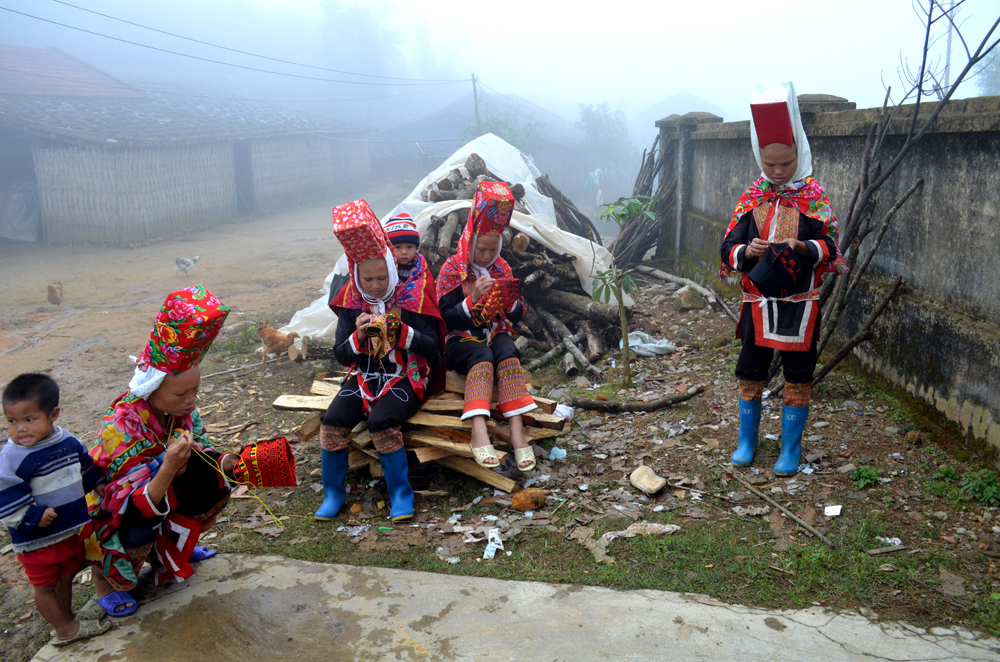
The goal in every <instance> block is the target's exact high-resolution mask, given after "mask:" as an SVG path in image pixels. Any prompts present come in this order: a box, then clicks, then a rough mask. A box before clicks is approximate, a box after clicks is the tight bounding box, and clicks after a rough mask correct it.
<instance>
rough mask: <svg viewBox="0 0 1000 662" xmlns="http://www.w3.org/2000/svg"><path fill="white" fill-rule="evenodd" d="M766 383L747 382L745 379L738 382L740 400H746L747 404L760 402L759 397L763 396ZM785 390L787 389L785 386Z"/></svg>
mask: <svg viewBox="0 0 1000 662" xmlns="http://www.w3.org/2000/svg"><path fill="white" fill-rule="evenodd" d="M765 384H767V382H748V381H746V380H745V379H741V380H740V398H742V399H743V400H746V401H747V402H753V401H754V400H760V398H761V396H762V395H764V385H765ZM785 388H786V389H787V388H788V387H787V386H785Z"/></svg>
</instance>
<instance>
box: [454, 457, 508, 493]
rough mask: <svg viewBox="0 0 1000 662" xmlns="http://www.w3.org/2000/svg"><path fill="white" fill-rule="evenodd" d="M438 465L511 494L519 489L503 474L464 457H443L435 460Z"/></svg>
mask: <svg viewBox="0 0 1000 662" xmlns="http://www.w3.org/2000/svg"><path fill="white" fill-rule="evenodd" d="M435 461H436V462H437V463H438V464H440V465H442V466H445V467H448V468H449V469H454V470H455V471H457V472H459V473H463V474H465V475H467V476H472V477H473V478H475V479H476V480H479V481H482V482H484V483H486V484H487V485H492V486H493V487H495V488H497V489H498V490H503V491H504V492H507V493H508V494H510V493H511V492H514V491H515V490H516V489H517V488H518V484H517V483H516V482H514V481H513V480H511V479H510V478H507V477H506V476H504V475H503V474H499V473H497V472H496V471H493V470H492V469H485V468H483V467H481V466H479V465H478V464H476V463H475V461H474V460H470V459H468V458H464V457H455V456H454V455H453V456H451V457H443V458H441V459H440V460H435Z"/></svg>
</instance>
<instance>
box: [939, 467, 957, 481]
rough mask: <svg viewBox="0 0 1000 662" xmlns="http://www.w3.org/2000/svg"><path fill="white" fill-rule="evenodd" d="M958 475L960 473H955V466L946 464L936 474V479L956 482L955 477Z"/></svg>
mask: <svg viewBox="0 0 1000 662" xmlns="http://www.w3.org/2000/svg"><path fill="white" fill-rule="evenodd" d="M957 476H958V474H957V473H955V467H951V466H944V467H941V470H940V471H938V472H937V473H936V474H934V480H943V481H944V482H946V483H953V482H955V478H956V477H957Z"/></svg>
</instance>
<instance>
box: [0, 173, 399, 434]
mask: <svg viewBox="0 0 1000 662" xmlns="http://www.w3.org/2000/svg"><path fill="white" fill-rule="evenodd" d="M405 193H406V191H404V190H402V189H401V188H399V187H389V188H383V189H379V190H376V191H372V192H367V193H366V194H367V195H368V199H369V202H371V204H372V205H373V207H374V209H375V211H376V212H378V213H379V214H382V213H385V212H386V211H388V210H389V209H390V208H391V207H392V206H393V205H394V204H395V203H396V201H398V200H399V199H400V198H401V197H402V196H403V195H405ZM345 201H347V198H346V197H345V198H344V199H342V200H331V201H330V202H329V203H327V204H322V205H317V206H313V207H304V208H300V209H296V210H293V211H289V212H284V213H281V214H273V215H270V216H267V217H264V218H261V219H258V220H254V221H252V222H249V223H242V224H238V225H226V226H222V227H217V228H213V229H210V230H206V231H204V232H200V233H197V234H193V235H190V236H186V237H182V238H178V239H171V240H166V241H163V242H160V243H157V244H155V245H153V246H149V247H146V248H139V249H134V250H127V249H117V248H104V247H99V246H47V245H29V244H17V245H12V244H9V243H8V244H5V245H0V283H3V285H2V287H0V384H3V383H6V382H7V381H9V380H10V379H11V378H12V377H14V376H15V375H18V374H20V373H22V372H26V371H29V370H43V371H47V372H50V374H52V376H53V377H55V378H56V379H57V380H58V381H59V384H60V387H61V389H62V411H63V418H62V419H61V421H60V422H61V423H62V424H63V425H64V426H65V427H66V428H67V429H69V430H71V431H73V432H75V433H76V434H77V435H78V436H80V437H81V438H85V437H84V435H86V438H90V437H92V436H93V434H92V433H93V432H96V430H97V427H98V425H99V423H100V417H101V415H102V414H103V412H104V409H105V407H107V405H108V404H109V403H110V402H111V401H112V400H113V399H114V397H115V396H116V395H118V394H119V393H121V392H122V391H123V390H124V388H125V385H126V384H127V381H128V377H129V374H130V372H131V367H130V362H129V359H128V355H129V354H133V355H137V354H138V353H139V352H140V351H141V350H142V347H143V343H144V342H145V341H146V339H147V338H148V335H147V334H148V333H149V326H150V323H151V320H152V318H153V316H154V315H155V314H156V310H157V309H158V307H159V306H160V304H161V303H162V302H163V297H164V296H165V295H166V294H167V293H168V292H170V291H173V290H175V289H179V288H180V287H183V286H186V285H190V284H193V283H204V284H205V286H206V287H207V288H208V289H209V290H210V291H211V292H212V293H213V294H215V295H216V296H218V297H219V298H220V299H221V300H222V301H224V302H225V303H226V304H228V305H229V306H230V307H231V308H232V309H233V313H232V315H231V316H230V318H229V323H230V324H233V323H235V322H238V321H240V320H241V319H261V318H266V319H272V317H273V318H274V319H275V320H282V319H284V320H287V318H288V315H290V314H291V313H292V312H294V311H295V310H297V309H299V308H301V307H303V306H304V305H305V304H306V303H308V302H309V301H311V300H312V299H314V298H315V297H316V296H317V293H318V290H319V288H321V287H322V285H323V279H324V278H325V277H326V275H327V274H328V273H329V272H330V270H331V269H332V268H333V265H334V263H335V262H336V260H337V258H338V257H339V256H340V246H339V245H338V244H337V243H336V242H335V241H334V238H333V233H332V232H331V230H330V207H331V206H332V205H333V204H339V203H341V202H345ZM195 255H198V256H200V258H201V259H200V260H199V262H198V264H197V265H195V267H194V268H193V269H192V270H191V272H190V274H188V275H187V276H183V277H179V276H178V273H177V271H176V269H175V268H174V258H175V257H177V256H182V257H193V256H195ZM54 281H62V283H63V285H64V288H65V296H66V299H65V301H64V302H63V304H62V306H61V308H60V309H57V308H56V307H55V306H53V305H52V304H50V303H48V301H46V298H45V297H46V286H47V285H48V284H49V283H52V282H54Z"/></svg>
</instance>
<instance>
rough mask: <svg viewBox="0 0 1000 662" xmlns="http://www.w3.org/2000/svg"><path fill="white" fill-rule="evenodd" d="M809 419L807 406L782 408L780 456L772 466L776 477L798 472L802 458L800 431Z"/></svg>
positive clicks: (786, 406)
mask: <svg viewBox="0 0 1000 662" xmlns="http://www.w3.org/2000/svg"><path fill="white" fill-rule="evenodd" d="M808 417H809V405H806V406H805V407H790V406H788V405H785V406H784V407H782V414H781V456H780V457H778V461H777V462H776V463H775V465H774V474H775V475H776V476H791V475H793V474H794V473H795V472H796V471H798V470H799V461H800V460H801V458H802V431H803V430H804V429H805V427H806V418H808Z"/></svg>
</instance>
